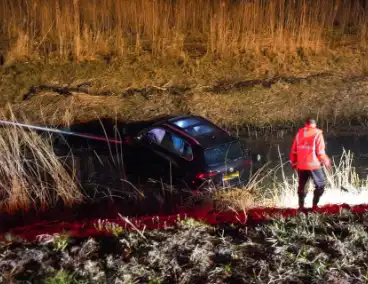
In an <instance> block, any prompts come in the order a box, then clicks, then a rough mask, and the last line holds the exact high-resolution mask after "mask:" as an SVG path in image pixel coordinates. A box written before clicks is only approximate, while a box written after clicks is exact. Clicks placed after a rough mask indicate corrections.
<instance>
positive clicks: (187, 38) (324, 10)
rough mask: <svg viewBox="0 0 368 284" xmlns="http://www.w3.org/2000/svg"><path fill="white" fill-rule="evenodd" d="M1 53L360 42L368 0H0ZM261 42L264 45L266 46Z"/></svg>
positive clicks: (213, 50) (226, 49)
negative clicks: (4, 46)
mask: <svg viewBox="0 0 368 284" xmlns="http://www.w3.org/2000/svg"><path fill="white" fill-rule="evenodd" d="M0 7H1V9H0V23H1V27H0V33H1V35H0V37H1V39H3V40H4V39H5V42H6V43H7V45H8V47H7V50H8V52H7V56H8V59H9V60H10V59H19V58H21V57H31V56H49V57H50V56H57V57H59V58H64V59H65V58H70V57H72V58H74V59H77V60H78V59H91V58H95V57H96V55H101V54H102V55H106V54H109V55H111V54H116V55H120V56H121V55H126V54H128V53H129V52H138V53H140V52H142V51H148V52H151V53H152V54H153V55H157V56H159V55H168V54H174V55H179V56H183V54H184V56H185V54H186V53H191V52H196V53H198V51H200V53H201V54H202V55H203V54H206V53H207V54H218V55H222V56H227V55H234V54H241V53H254V52H258V54H264V53H265V52H268V53H269V52H271V53H272V52H275V53H284V52H288V51H292V52H298V53H299V55H300V56H303V54H304V52H305V51H306V50H311V51H313V52H318V51H321V50H324V49H328V48H336V47H338V46H342V45H351V44H353V45H354V47H359V46H361V47H362V46H363V47H365V46H366V41H367V23H368V1H367V0H314V1H309V0H300V1H288V0H267V1H265V0H248V1H245V0H244V1H231V0H221V1H207V0H197V1H193V0H178V1H167V0H156V1H151V0H135V1H131V0H102V1H90V0H63V1H61V0H31V1H26V0H14V1H7V0H0ZM266 49H268V51H266Z"/></svg>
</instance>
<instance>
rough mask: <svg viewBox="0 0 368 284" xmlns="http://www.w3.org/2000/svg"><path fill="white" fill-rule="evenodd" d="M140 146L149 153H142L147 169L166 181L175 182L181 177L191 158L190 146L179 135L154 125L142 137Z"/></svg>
mask: <svg viewBox="0 0 368 284" xmlns="http://www.w3.org/2000/svg"><path fill="white" fill-rule="evenodd" d="M141 141H142V146H144V148H146V150H148V151H149V152H150V153H144V154H143V155H145V156H146V157H147V158H145V160H146V161H147V162H146V163H145V164H146V166H147V167H148V168H149V171H150V172H152V173H154V174H155V176H158V177H160V179H162V180H164V181H165V182H167V183H171V182H173V183H176V182H177V181H178V180H179V179H181V178H183V177H184V176H185V175H186V173H187V169H188V168H189V162H190V161H191V160H192V159H193V153H192V148H191V146H190V145H189V143H188V142H187V141H185V139H184V138H183V137H181V136H180V135H178V134H176V133H173V132H172V131H170V130H168V129H165V128H161V127H155V128H151V129H149V130H148V131H147V132H146V133H145V134H144V135H143V137H142V139H141Z"/></svg>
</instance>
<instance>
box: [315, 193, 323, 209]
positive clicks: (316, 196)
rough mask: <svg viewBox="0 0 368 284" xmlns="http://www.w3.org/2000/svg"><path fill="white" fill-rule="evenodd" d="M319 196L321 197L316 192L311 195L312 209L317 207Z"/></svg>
mask: <svg viewBox="0 0 368 284" xmlns="http://www.w3.org/2000/svg"><path fill="white" fill-rule="evenodd" d="M320 198H321V195H320V194H318V193H315V194H314V195H313V209H316V208H318V207H317V205H318V202H319V200H320Z"/></svg>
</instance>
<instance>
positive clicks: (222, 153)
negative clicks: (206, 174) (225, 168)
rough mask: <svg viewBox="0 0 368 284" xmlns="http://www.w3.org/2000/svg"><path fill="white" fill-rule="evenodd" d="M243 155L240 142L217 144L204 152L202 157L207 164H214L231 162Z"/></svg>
mask: <svg viewBox="0 0 368 284" xmlns="http://www.w3.org/2000/svg"><path fill="white" fill-rule="evenodd" d="M242 156H243V151H242V148H241V145H240V142H239V141H238V142H232V143H228V144H223V145H218V146H215V147H212V148H209V149H206V150H205V152H204V157H205V160H206V163H207V165H208V166H215V165H220V164H225V163H227V162H231V161H233V160H236V159H238V158H240V157H242Z"/></svg>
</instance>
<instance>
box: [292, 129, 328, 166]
mask: <svg viewBox="0 0 368 284" xmlns="http://www.w3.org/2000/svg"><path fill="white" fill-rule="evenodd" d="M328 160H329V157H328V156H327V154H326V152H325V141H324V139H323V134H322V130H321V129H318V128H316V127H310V126H305V127H303V128H300V129H299V131H298V133H297V134H296V136H295V138H294V142H293V145H292V147H291V152H290V162H291V163H292V165H293V166H296V168H297V169H298V170H315V169H319V168H320V167H321V163H323V164H325V163H326V162H327V161H328Z"/></svg>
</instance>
